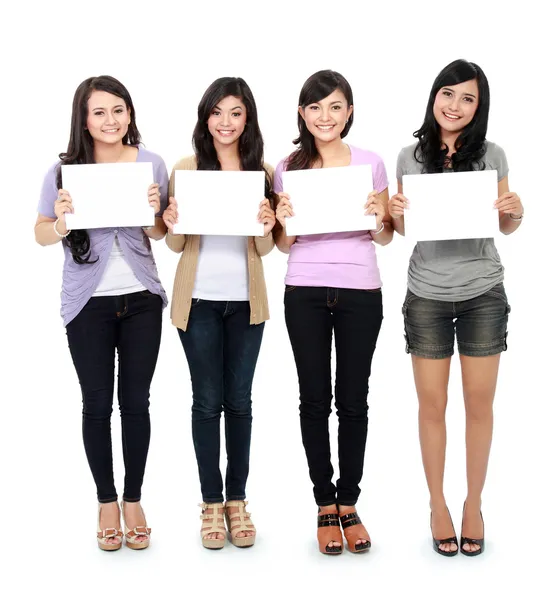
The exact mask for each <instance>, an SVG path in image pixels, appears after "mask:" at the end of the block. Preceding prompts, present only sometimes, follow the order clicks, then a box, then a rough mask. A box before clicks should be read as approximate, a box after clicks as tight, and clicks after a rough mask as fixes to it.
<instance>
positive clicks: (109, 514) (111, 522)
mask: <svg viewBox="0 0 557 600" xmlns="http://www.w3.org/2000/svg"><path fill="white" fill-rule="evenodd" d="M99 527H100V529H101V531H104V530H105V529H116V531H121V530H122V527H121V525H120V508H119V507H118V502H116V501H115V502H107V503H102V504H101V516H100V523H99ZM121 542H122V540H121V539H118V538H115V537H111V538H106V542H105V543H106V544H120V543H121Z"/></svg>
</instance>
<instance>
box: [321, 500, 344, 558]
mask: <svg viewBox="0 0 557 600" xmlns="http://www.w3.org/2000/svg"><path fill="white" fill-rule="evenodd" d="M319 510H321V508H319ZM324 527H332V528H336V531H335V529H332V530H327V531H325V530H324V529H322V528H324ZM335 538H336V539H335ZM317 541H318V542H319V551H320V552H322V553H323V554H341V553H342V549H343V548H342V533H341V531H340V521H339V518H338V512H337V513H325V514H318V515H317ZM331 542H338V543H339V544H340V546H329V544H330V543H331Z"/></svg>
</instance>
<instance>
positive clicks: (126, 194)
mask: <svg viewBox="0 0 557 600" xmlns="http://www.w3.org/2000/svg"><path fill="white" fill-rule="evenodd" d="M152 183H153V163H150V162H140V163H136V162H129V163H128V162H124V163H101V164H92V165H62V187H63V188H64V189H65V190H67V191H68V192H69V194H70V196H71V198H72V204H73V208H74V213H73V214H71V213H67V214H66V225H67V227H68V229H95V228H98V227H141V226H146V227H147V226H150V225H154V224H155V214H154V212H153V209H152V208H151V206H149V202H148V200H147V191H148V189H149V186H150V185H151V184H152Z"/></svg>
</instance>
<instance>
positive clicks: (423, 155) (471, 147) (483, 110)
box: [414, 59, 489, 173]
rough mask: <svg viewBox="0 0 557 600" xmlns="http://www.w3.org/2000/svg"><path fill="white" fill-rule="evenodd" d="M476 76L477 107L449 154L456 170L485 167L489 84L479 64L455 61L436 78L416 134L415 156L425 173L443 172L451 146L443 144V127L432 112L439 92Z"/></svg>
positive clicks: (481, 168)
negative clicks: (453, 151)
mask: <svg viewBox="0 0 557 600" xmlns="http://www.w3.org/2000/svg"><path fill="white" fill-rule="evenodd" d="M472 79H475V80H476V81H477V83H478V90H479V99H478V108H477V109H476V114H475V115H474V118H473V119H472V120H471V121H470V123H468V125H466V127H465V128H464V129H463V130H462V131H461V132H460V135H459V136H458V138H457V140H456V142H455V150H456V151H455V153H454V154H453V155H452V156H451V157H450V161H451V163H452V168H453V170H454V171H473V170H483V169H485V162H484V161H483V160H482V158H483V156H484V155H485V152H486V145H485V137H486V134H487V122H488V117H489V83H488V81H487V77H486V76H485V74H484V72H483V71H482V70H481V69H480V67H479V66H478V65H477V64H475V63H471V62H468V61H466V60H462V59H459V60H455V61H453V62H452V63H451V64H449V65H447V66H446V67H445V68H444V69H443V70H442V71H441V72H440V73H439V75H437V77H436V78H435V81H434V82H433V86H432V88H431V92H430V94H429V101H428V103H427V108H426V112H425V119H424V122H423V124H422V126H421V127H420V129H418V131H415V132H414V137H415V138H418V144H417V146H416V149H415V150H414V158H415V159H416V160H417V161H418V162H420V163H422V164H423V172H424V173H441V172H442V171H443V168H444V166H445V164H446V162H447V159H448V156H447V155H448V152H449V149H448V148H447V147H446V146H445V145H444V144H443V143H442V140H441V128H440V126H439V123H437V121H436V119H435V116H434V114H433V104H434V102H435V97H436V96H437V92H438V91H439V90H440V89H441V88H443V87H447V86H451V85H457V84H459V83H464V82H465V81H470V80H472Z"/></svg>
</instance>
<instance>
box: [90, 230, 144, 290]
mask: <svg viewBox="0 0 557 600" xmlns="http://www.w3.org/2000/svg"><path fill="white" fill-rule="evenodd" d="M146 289H147V288H146V287H145V286H144V285H143V284H142V283H140V281H139V280H138V279H137V277H136V276H135V275H134V273H133V271H132V269H131V267H130V265H129V264H128V263H127V261H126V259H125V258H124V253H123V252H122V247H121V246H120V242H119V241H118V236H117V235H115V236H114V242H113V243H112V249H111V250H110V255H109V257H108V261H107V263H106V267H105V269H104V273H103V274H102V277H101V280H100V281H99V285H98V286H97V289H96V290H95V292H94V294H93V296H122V295H123V294H133V293H134V292H141V291H142V290H146Z"/></svg>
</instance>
